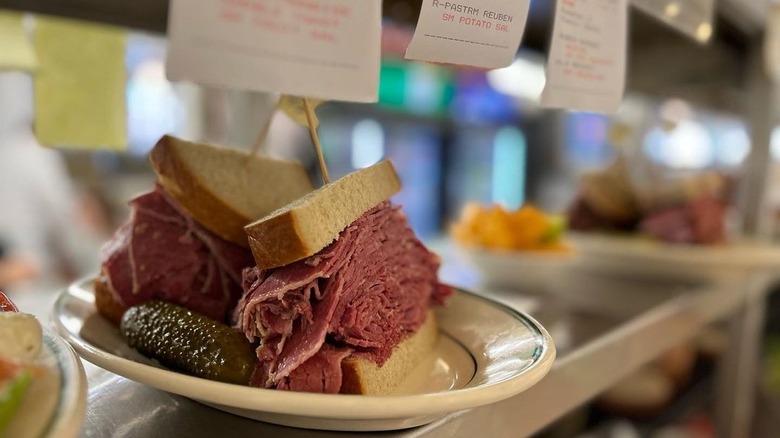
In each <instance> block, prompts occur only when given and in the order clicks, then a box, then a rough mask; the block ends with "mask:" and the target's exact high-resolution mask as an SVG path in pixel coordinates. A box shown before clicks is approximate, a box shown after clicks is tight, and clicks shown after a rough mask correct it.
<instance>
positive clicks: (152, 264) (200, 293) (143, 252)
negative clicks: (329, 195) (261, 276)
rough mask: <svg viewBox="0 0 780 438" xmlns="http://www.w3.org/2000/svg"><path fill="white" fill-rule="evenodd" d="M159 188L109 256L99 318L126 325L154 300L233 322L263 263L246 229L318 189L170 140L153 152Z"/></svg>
mask: <svg viewBox="0 0 780 438" xmlns="http://www.w3.org/2000/svg"><path fill="white" fill-rule="evenodd" d="M150 160H151V163H152V167H153V168H154V170H155V173H156V176H157V184H156V186H155V188H154V190H152V191H151V192H148V193H145V194H142V195H140V196H138V197H136V198H135V199H133V200H131V201H130V207H131V215H130V218H129V220H128V221H127V222H126V223H125V224H124V225H123V226H122V227H121V228H119V230H117V231H116V233H115V234H114V236H113V237H112V239H111V240H110V241H109V242H108V243H106V244H105V245H104V247H103V248H102V250H101V273H100V276H99V278H98V279H97V280H96V282H95V299H96V307H97V309H98V311H99V312H100V313H101V314H103V315H104V316H106V317H107V318H108V319H110V320H112V321H114V322H118V321H119V319H121V317H122V313H123V312H124V311H125V309H127V308H128V307H130V306H134V305H136V304H140V303H143V302H145V301H149V300H152V299H159V300H163V301H167V302H172V303H175V304H179V305H182V306H184V307H186V308H188V309H190V310H193V311H196V312H198V313H202V314H204V315H206V316H209V317H211V318H212V319H215V320H217V321H225V320H226V319H227V316H229V313H230V312H231V311H232V310H233V308H234V307H235V305H236V302H237V301H238V299H239V297H240V295H241V292H242V288H241V271H242V270H243V269H244V268H246V267H249V266H252V265H254V260H253V259H252V254H251V252H250V250H249V247H248V242H247V240H246V234H245V233H244V231H243V227H244V226H245V225H246V224H248V223H250V222H252V221H254V220H256V219H258V218H261V217H263V216H265V215H267V214H268V213H270V212H271V211H273V210H275V209H277V208H279V207H281V206H283V205H285V204H287V203H289V202H291V201H292V200H294V199H297V198H300V197H301V196H303V195H304V194H305V193H308V192H310V191H311V190H312V186H311V183H310V181H309V178H308V175H307V174H306V171H305V169H304V168H303V166H301V165H300V164H299V163H295V162H291V161H284V160H276V159H271V158H267V157H259V156H252V157H250V156H249V155H248V154H247V153H245V152H241V151H238V150H233V149H227V148H219V147H214V146H209V145H204V144H198V143H190V142H186V141H183V140H179V139H176V138H173V137H170V136H164V137H163V138H162V139H161V140H160V141H159V142H158V143H157V145H156V146H155V147H154V149H153V150H152V152H151V154H150Z"/></svg>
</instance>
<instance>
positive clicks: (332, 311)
mask: <svg viewBox="0 0 780 438" xmlns="http://www.w3.org/2000/svg"><path fill="white" fill-rule="evenodd" d="M399 190H400V182H399V180H398V176H397V175H396V173H395V170H394V168H393V166H392V164H391V163H390V162H388V161H383V162H380V163H378V164H376V165H374V166H372V167H369V168H366V169H362V170H359V171H357V172H354V173H351V174H349V175H347V176H345V177H344V178H341V179H339V180H337V181H335V182H333V183H330V184H327V185H325V186H323V187H321V188H320V189H318V190H316V191H313V192H311V193H309V194H307V195H305V196H303V197H302V198H300V199H299V200H297V201H295V202H293V203H291V204H289V205H287V206H286V207H284V208H282V209H280V210H277V211H275V212H273V213H271V214H270V215H269V216H267V217H265V218H263V219H261V220H259V221H257V222H254V223H252V224H250V225H247V226H246V227H245V231H246V234H247V236H248V240H249V244H250V247H251V249H252V253H253V255H254V258H255V261H256V263H257V267H255V268H252V269H248V270H246V271H244V290H245V291H244V295H243V297H242V298H241V300H240V302H239V304H238V307H237V308H236V314H235V319H236V325H237V327H238V328H239V329H240V330H242V331H243V332H244V333H245V335H246V336H247V338H249V339H250V341H253V342H257V343H258V348H257V356H258V361H259V362H258V366H257V369H256V371H255V373H254V376H253V378H252V384H253V385H255V386H260V387H266V388H276V389H283V390H295V391H307V392H326V393H338V392H341V393H359V394H388V393H391V392H392V391H394V390H395V389H396V388H397V386H398V384H399V383H400V382H401V381H402V380H403V379H404V377H405V376H406V375H408V374H409V372H410V371H412V370H413V369H414V368H415V367H416V366H417V365H418V364H419V363H420V362H421V361H423V359H424V358H425V357H426V356H428V355H429V354H430V351H431V350H432V349H433V347H434V345H435V343H436V339H437V333H438V330H437V327H436V321H435V318H434V314H433V312H432V311H431V307H432V306H433V305H435V304H437V303H438V304H441V303H443V301H444V299H445V298H446V296H447V295H449V294H450V293H452V291H451V289H450V288H449V287H447V286H444V285H442V284H440V283H439V281H438V279H437V271H438V268H439V259H438V257H437V256H436V255H434V254H433V253H431V252H430V251H428V250H427V249H426V248H425V246H424V245H423V244H422V243H421V242H420V240H418V238H417V237H416V236H415V234H414V232H413V231H412V230H411V228H410V227H409V224H408V223H407V220H406V217H405V216H404V214H403V213H402V212H401V210H400V208H399V207H397V206H394V205H392V204H391V203H390V202H389V201H388V199H389V198H390V196H392V195H393V194H395V193H397V192H398V191H399Z"/></svg>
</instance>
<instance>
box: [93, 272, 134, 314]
mask: <svg viewBox="0 0 780 438" xmlns="http://www.w3.org/2000/svg"><path fill="white" fill-rule="evenodd" d="M94 289H95V308H97V311H98V313H99V314H101V315H103V317H105V318H106V319H107V320H109V321H110V322H111V323H112V324H114V325H116V326H119V323H120V322H121V321H122V315H124V314H125V310H127V308H126V307H125V306H124V305H122V304H120V303H119V302H117V301H116V299H115V298H114V294H112V293H111V289H110V287H109V286H108V281H107V280H106V278H105V277H103V276H100V277H98V278H96V279H95V282H94Z"/></svg>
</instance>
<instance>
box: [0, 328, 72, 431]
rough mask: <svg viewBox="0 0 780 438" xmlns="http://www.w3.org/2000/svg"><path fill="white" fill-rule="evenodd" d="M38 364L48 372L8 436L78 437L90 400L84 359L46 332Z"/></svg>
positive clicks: (38, 379) (35, 382) (31, 392)
mask: <svg viewBox="0 0 780 438" xmlns="http://www.w3.org/2000/svg"><path fill="white" fill-rule="evenodd" d="M35 363H36V364H37V365H39V366H42V367H43V368H44V369H45V370H46V372H45V374H44V375H43V376H39V377H36V379H35V380H33V383H32V385H30V389H29V390H28V392H27V394H25V398H24V399H23V400H22V403H21V405H20V406H19V409H18V410H17V412H16V413H15V414H14V419H13V420H12V421H11V423H10V424H9V425H8V429H7V430H6V431H5V433H6V435H5V436H8V437H15V438H27V437H30V438H37V437H46V438H72V437H76V436H78V435H79V433H80V432H81V424H82V422H83V421H84V413H85V409H86V401H87V378H86V376H85V374H84V368H83V367H82V365H81V359H79V357H78V356H77V355H76V353H75V352H74V351H73V348H71V347H70V345H68V343H67V342H65V341H63V340H62V339H61V338H60V337H58V336H57V335H55V334H54V333H52V332H50V331H49V330H48V329H44V331H43V350H42V351H41V354H40V356H39V357H38V358H37V359H36V360H35Z"/></svg>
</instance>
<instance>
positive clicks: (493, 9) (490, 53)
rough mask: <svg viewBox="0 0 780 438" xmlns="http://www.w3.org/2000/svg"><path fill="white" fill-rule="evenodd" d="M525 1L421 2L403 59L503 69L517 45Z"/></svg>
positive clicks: (524, 14)
mask: <svg viewBox="0 0 780 438" xmlns="http://www.w3.org/2000/svg"><path fill="white" fill-rule="evenodd" d="M528 5H529V0H460V1H458V2H449V1H441V0H424V1H423V6H422V10H421V11H420V20H419V21H418V22H417V29H416V30H415V32H414V36H413V37H412V42H411V43H410V44H409V47H407V49H406V56H405V57H406V59H416V60H422V61H432V62H442V63H448V64H460V65H470V66H475V67H484V68H500V67H506V66H508V65H509V64H511V63H512V61H513V60H514V57H515V53H516V52H517V48H518V47H519V46H520V39H521V38H522V37H523V32H524V31H525V23H526V21H527V19H528Z"/></svg>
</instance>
